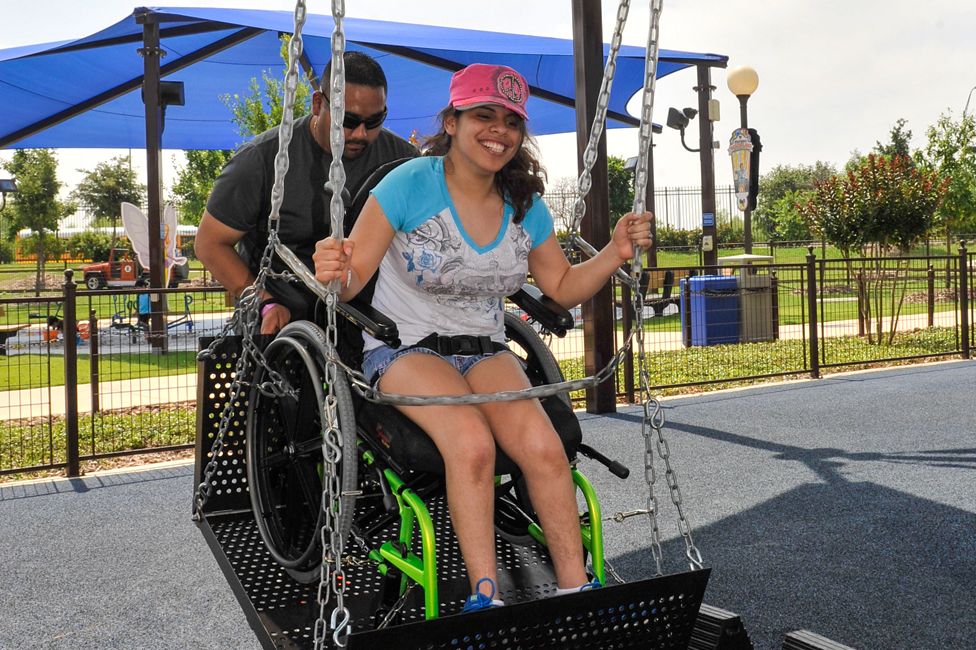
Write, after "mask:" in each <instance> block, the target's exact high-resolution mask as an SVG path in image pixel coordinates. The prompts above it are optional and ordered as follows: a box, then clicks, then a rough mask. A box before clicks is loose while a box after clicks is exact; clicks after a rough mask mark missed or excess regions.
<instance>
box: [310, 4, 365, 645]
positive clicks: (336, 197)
mask: <svg viewBox="0 0 976 650" xmlns="http://www.w3.org/2000/svg"><path fill="white" fill-rule="evenodd" d="M345 15H346V7H345V1H344V0H332V19H333V21H334V23H335V25H334V27H333V30H332V73H331V78H330V81H329V118H330V125H329V127H330V128H329V144H330V146H331V149H332V164H331V165H330V167H329V182H328V183H327V186H328V188H329V189H330V190H331V191H332V200H331V201H330V203H329V211H330V216H331V225H332V232H331V234H332V236H333V237H335V238H336V239H337V240H339V244H340V246H341V245H342V234H343V223H342V222H343V218H344V216H345V204H344V203H343V202H342V189H343V187H344V186H345V183H346V171H345V169H344V168H343V166H342V153H343V150H344V149H345V145H346V142H345V141H346V138H345V131H344V130H343V128H342V121H343V117H344V112H345V106H346V98H345V92H346V66H345V60H344V59H343V55H344V53H345V50H346V37H345V32H344V31H343V19H344V18H345ZM340 289H341V282H339V281H333V282H331V283H330V286H329V291H328V294H327V296H326V301H325V306H326V318H327V326H326V351H327V355H326V356H327V358H326V359H325V362H326V377H325V380H326V382H327V384H328V385H327V393H326V396H325V412H324V413H323V414H322V417H323V418H324V421H323V423H322V424H323V427H324V431H323V435H322V458H323V459H324V462H325V468H324V472H323V474H322V515H323V516H322V519H323V526H322V530H321V531H320V535H321V542H322V564H321V568H320V572H321V573H320V576H319V589H318V598H319V617H318V620H316V621H315V648H316V650H321V649H322V648H324V646H325V631H326V629H331V630H332V641H333V643H334V644H335V645H336V646H337V647H340V648H342V647H345V645H346V642H347V637H348V635H349V634H350V633H351V632H352V625H350V614H349V609H348V608H347V607H346V605H345V596H346V574H345V571H344V570H343V568H342V562H341V558H342V557H343V546H344V545H345V539H343V531H342V524H341V522H342V517H343V512H342V485H341V483H340V473H341V465H340V463H341V462H342V430H341V429H340V422H339V410H338V401H337V398H336V391H335V385H336V382H337V381H339V380H340V377H339V369H338V364H337V360H338V358H339V355H338V353H337V352H336V350H337V349H338V344H339V335H338V328H337V326H336V305H337V303H338V301H339V296H338V291H339V290H340ZM346 462H355V459H346ZM330 592H331V593H332V594H335V606H334V608H333V610H332V615H331V617H330V618H329V625H328V628H326V622H325V610H326V603H327V602H328V601H329V594H330Z"/></svg>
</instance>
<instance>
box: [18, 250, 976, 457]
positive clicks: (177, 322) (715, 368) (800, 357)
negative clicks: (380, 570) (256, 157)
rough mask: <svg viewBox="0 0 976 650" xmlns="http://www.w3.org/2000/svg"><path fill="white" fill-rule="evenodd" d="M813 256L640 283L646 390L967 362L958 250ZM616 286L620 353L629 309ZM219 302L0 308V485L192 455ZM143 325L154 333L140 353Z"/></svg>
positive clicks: (55, 302)
mask: <svg viewBox="0 0 976 650" xmlns="http://www.w3.org/2000/svg"><path fill="white" fill-rule="evenodd" d="M814 252H815V251H814V250H813V248H812V247H811V249H810V251H809V254H808V255H807V258H806V261H805V262H804V263H777V264H768V265H766V264H763V265H754V266H719V267H710V268H707V269H706V268H703V267H701V266H682V267H668V268H652V269H647V270H645V273H644V284H645V286H644V287H643V291H644V295H645V304H644V313H643V315H642V320H643V328H642V330H641V331H642V333H643V337H642V338H643V344H644V345H643V352H644V361H645V368H646V370H647V373H648V378H649V381H650V385H651V387H652V389H653V391H654V392H656V393H665V394H666V393H669V392H676V391H678V390H681V389H686V387H688V386H707V385H709V384H719V383H723V384H724V383H727V382H736V381H748V382H752V381H756V380H761V379H763V378H771V377H780V376H788V375H798V374H808V375H810V376H812V377H819V376H820V374H821V372H822V370H823V369H826V368H846V367H852V366H859V365H867V364H873V363H879V362H883V363H897V362H902V361H906V360H910V359H911V360H916V359H928V358H944V357H950V356H962V357H963V358H969V357H970V352H971V350H972V348H973V346H974V345H976V338H974V337H976V334H974V329H976V328H973V327H972V323H973V321H974V318H976V300H974V287H976V284H974V281H973V280H974V272H976V263H974V256H973V255H972V254H971V253H969V252H968V251H967V250H966V248H965V246H963V247H961V248H960V251H959V253H958V254H956V255H949V256H942V257H906V258H864V259H849V260H835V259H829V260H823V259H818V258H817V257H816V255H815V254H814ZM614 284H615V286H614V291H615V296H616V318H615V327H614V330H615V337H616V345H617V346H618V347H619V346H622V345H623V344H624V342H625V338H626V335H627V333H628V332H629V331H630V329H631V322H632V321H631V310H630V309H628V308H627V306H629V305H630V304H631V301H630V296H629V289H628V288H627V287H621V286H619V285H616V283H614ZM153 295H156V296H157V298H156V299H155V300H154V299H153ZM225 295H226V294H225V293H224V291H223V289H222V288H220V287H205V286H191V287H181V288H178V289H167V290H162V291H159V290H148V289H111V290H100V291H78V290H77V287H76V285H75V284H74V283H73V282H65V283H64V284H63V286H62V288H61V291H60V292H59V293H58V294H56V295H54V294H45V295H42V296H40V297H36V296H24V295H11V294H9V292H8V293H7V294H6V297H0V475H9V474H20V473H25V472H31V471H38V470H51V469H59V468H65V470H66V472H67V473H68V474H69V475H76V474H77V473H78V468H79V463H80V462H81V461H85V460H88V459H97V458H105V457H114V456H123V455H128V454H134V453H145V452H147V451H160V450H171V449H183V448H187V449H188V448H190V447H191V446H192V441H193V438H194V434H195V426H196V425H195V422H196V399H197V386H196V350H197V349H198V347H199V343H198V342H199V338H200V337H204V336H213V335H215V334H216V333H218V332H219V331H220V329H221V328H222V327H223V325H224V323H225V322H226V320H227V318H228V317H229V316H230V315H231V313H232V311H231V308H230V307H228V306H227V304H226V302H225ZM576 315H577V324H578V326H577V328H576V329H574V330H573V331H571V332H570V333H569V334H568V335H567V336H566V337H565V338H563V339H555V338H554V339H552V340H551V341H550V346H551V349H552V350H553V353H554V354H555V356H556V358H557V359H558V360H559V362H560V365H561V366H562V368H563V371H564V374H565V375H566V378H567V379H578V378H582V377H584V376H586V375H587V374H588V373H587V372H586V368H585V365H584V358H585V356H586V355H585V343H584V336H583V327H582V321H581V319H580V318H579V315H580V314H579V311H578V310H577V311H576ZM153 318H156V319H157V321H156V322H157V325H158V326H159V327H158V328H155V331H159V328H161V327H162V324H164V323H165V332H166V334H165V336H158V337H154V338H153V340H149V337H148V336H147V335H148V333H149V327H148V326H147V321H149V320H151V319H153ZM597 335H598V336H602V335H604V334H603V333H597ZM606 335H608V336H609V335H610V333H606ZM636 352H637V350H632V352H631V354H630V355H628V356H627V357H626V358H625V361H624V363H623V364H622V365H621V368H620V369H618V372H617V375H616V385H615V390H616V394H617V396H618V398H619V399H621V400H622V401H629V402H633V401H634V400H635V398H637V397H639V387H640V381H639V374H638V373H639V369H640V358H639V356H638V355H637V354H635V353H636ZM582 397H583V395H582V394H579V395H574V398H575V399H577V400H581V399H582Z"/></svg>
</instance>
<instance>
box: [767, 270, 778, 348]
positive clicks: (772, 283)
mask: <svg viewBox="0 0 976 650" xmlns="http://www.w3.org/2000/svg"><path fill="white" fill-rule="evenodd" d="M769 275H770V278H769V291H770V294H771V295H770V298H771V299H772V303H773V304H772V313H773V340H774V341H778V340H779V278H778V277H776V271H775V270H773V271H770V272H769Z"/></svg>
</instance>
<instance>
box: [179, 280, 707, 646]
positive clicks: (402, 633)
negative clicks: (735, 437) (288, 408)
mask: <svg viewBox="0 0 976 650" xmlns="http://www.w3.org/2000/svg"><path fill="white" fill-rule="evenodd" d="M520 293H522V294H523V295H520V296H519V297H518V299H517V301H518V303H519V305H520V307H522V308H523V309H524V310H525V311H526V312H527V313H529V314H530V315H532V317H533V318H535V319H538V320H540V321H542V322H543V323H544V327H547V328H548V329H549V330H550V331H557V332H559V331H562V332H563V333H564V332H565V327H566V322H565V320H561V319H563V318H568V314H565V315H564V316H563V315H559V314H556V313H555V312H553V311H552V310H551V309H549V308H548V307H547V306H546V299H545V298H544V297H542V296H541V295H540V294H538V293H537V292H533V291H532V289H530V288H527V290H526V291H524V292H520ZM350 311H351V312H353V313H352V314H350ZM364 312H366V313H368V310H362V311H357V310H356V309H352V310H349V311H347V312H346V315H347V317H350V318H353V319H355V320H361V321H365V323H364V326H365V327H367V328H368V329H371V330H372V331H378V332H383V331H386V330H387V329H388V327H389V325H390V324H385V323H382V322H379V323H377V322H376V320H377V319H379V318H380V317H378V316H377V315H376V314H372V313H369V314H368V315H366V313H364ZM570 325H571V320H570ZM237 354H238V352H237V349H236V348H235V341H234V340H233V339H227V340H226V341H225V342H224V345H223V347H218V348H217V349H216V351H215V354H214V355H213V356H212V357H211V358H209V359H207V360H205V361H202V362H201V367H200V378H199V382H198V386H199V388H198V392H199V401H198V404H199V408H198V440H197V450H196V451H197V456H196V458H197V460H196V476H197V479H198V480H201V481H202V480H203V477H204V469H205V466H206V465H207V463H208V462H209V456H210V454H211V446H212V444H213V440H214V438H215V436H216V435H217V430H218V426H219V421H220V412H221V411H222V409H223V407H224V404H225V402H226V400H227V397H228V395H230V383H231V381H232V380H233V372H234V368H235V365H236V361H237ZM235 409H236V410H237V413H236V417H235V418H233V421H234V422H236V423H238V426H237V427H232V429H234V430H228V431H226V432H225V434H224V446H223V453H222V458H220V459H218V469H217V471H216V473H215V475H214V477H213V483H214V485H213V491H212V494H211V496H210V497H209V498H208V500H207V501H206V504H205V505H204V510H203V512H202V513H201V515H202V516H201V517H200V520H199V521H198V525H199V526H200V528H201V530H202V531H203V533H204V536H205V538H206V539H207V541H208V543H209V545H210V547H211V550H212V551H213V553H214V556H215V558H216V559H217V561H218V564H219V565H220V566H221V569H222V571H223V573H224V575H225V576H226V578H227V579H228V582H229V583H230V585H231V587H232V589H233V591H234V593H235V595H236V596H237V598H238V601H239V603H240V604H241V607H242V609H243V610H244V612H245V615H246V617H247V619H248V621H249V623H250V624H251V627H252V628H253V629H254V631H255V632H256V634H257V636H258V638H259V639H260V641H261V643H262V645H263V646H264V647H266V648H308V647H312V639H313V630H314V624H315V621H316V619H317V618H318V616H319V605H318V602H317V599H316V589H315V587H313V586H307V585H302V584H300V583H298V582H296V581H294V580H292V579H291V577H290V576H289V574H288V573H287V572H286V571H284V570H283V569H282V567H281V566H279V565H278V564H277V563H276V562H275V561H274V559H273V558H272V557H271V555H270V554H269V552H268V550H267V548H266V547H265V545H264V544H263V542H262V539H261V536H260V534H259V533H258V530H257V523H256V521H255V516H254V513H253V512H252V510H251V502H250V497H249V495H248V490H249V487H250V486H249V485H248V481H247V478H246V477H247V465H246V463H247V458H248V455H247V454H246V453H245V449H244V448H245V434H244V424H245V421H246V418H247V413H248V405H247V404H246V403H245V402H244V401H242V403H240V404H235ZM357 419H359V418H357ZM604 461H605V459H604ZM428 506H429V509H430V511H431V513H432V515H433V520H434V528H435V530H436V539H437V547H438V575H439V576H442V577H445V579H444V581H443V582H440V583H439V588H440V591H441V602H442V603H446V604H448V605H447V606H446V607H444V611H445V612H448V613H450V612H452V611H453V612H457V610H458V609H459V608H460V603H461V601H463V598H464V597H465V596H466V595H467V580H466V579H465V578H464V575H465V574H464V569H463V564H462V562H461V558H460V554H459V553H458V552H457V545H456V540H454V538H453V531H452V529H451V526H450V521H449V518H448V516H447V514H446V507H445V505H444V502H443V496H442V495H440V496H434V497H432V498H430V499H429V503H428ZM394 539H395V536H394ZM347 550H349V551H350V553H349V557H348V558H347V563H348V566H346V567H345V571H344V572H345V576H346V590H347V603H348V606H349V607H350V610H351V612H352V614H353V620H354V627H353V632H352V634H351V635H350V636H349V637H348V647H350V648H367V647H369V648H377V647H392V645H393V644H394V643H395V644H396V645H397V646H402V647H405V648H411V647H416V648H467V647H471V648H479V647H484V648H491V647H523V648H544V647H545V648H551V647H556V648H590V647H620V648H630V647H633V648H668V649H670V648H682V649H683V648H687V647H688V644H689V641H690V639H691V635H692V631H693V629H694V627H695V624H696V621H697V617H698V611H699V606H700V604H701V601H702V598H703V595H704V591H705V586H706V582H707V578H708V574H709V571H708V570H707V569H704V570H699V571H692V572H687V573H680V574H675V575H672V576H665V577H658V578H652V579H649V580H642V581H638V582H632V583H627V584H624V585H615V586H612V587H607V588H604V589H601V590H599V592H598V594H587V593H582V594H576V595H572V596H567V597H561V598H555V599H554V598H544V597H543V596H545V595H548V594H549V593H551V590H552V588H553V585H554V584H555V581H554V578H553V576H552V573H551V570H550V569H549V568H548V567H549V561H548V555H547V553H546V551H545V549H544V547H542V546H540V545H528V546H522V545H517V544H510V543H509V542H508V541H506V540H505V539H503V538H502V537H499V538H498V539H497V543H496V550H497V554H498V557H499V561H500V565H501V566H500V569H501V572H500V577H499V582H500V586H501V587H502V590H503V592H502V595H503V596H504V597H505V598H506V601H507V602H510V603H516V604H513V605H509V606H507V607H505V608H501V609H498V610H489V611H486V612H480V613H478V614H476V615H463V616H457V615H447V616H442V617H440V618H437V619H435V620H421V619H422V618H424V606H423V600H422V598H420V597H419V595H418V594H407V598H406V602H405V604H404V606H403V609H402V610H401V613H400V616H399V618H398V619H397V621H398V622H403V624H400V625H394V626H391V627H388V628H385V629H379V630H369V631H358V630H362V629H363V627H364V623H365V626H366V627H370V626H373V625H375V623H376V621H377V618H378V615H377V612H383V611H385V610H386V608H388V607H389V605H390V602H389V601H390V598H389V596H388V595H386V594H388V593H389V591H390V590H389V588H388V587H389V582H390V581H392V582H399V579H398V577H397V574H395V573H394V574H392V580H391V577H384V576H383V575H381V574H380V573H379V572H378V571H377V563H376V562H375V558H374V559H373V561H371V559H370V557H369V551H370V549H356V548H351V549H347ZM384 581H387V584H384ZM400 592H402V589H400ZM394 593H397V592H396V591H395V592H394ZM411 596H417V597H415V598H412V599H411ZM510 644H515V645H510Z"/></svg>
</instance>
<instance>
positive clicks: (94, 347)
mask: <svg viewBox="0 0 976 650" xmlns="http://www.w3.org/2000/svg"><path fill="white" fill-rule="evenodd" d="M88 356H89V357H90V359H91V361H90V363H89V368H90V372H89V379H90V380H91V404H92V415H94V414H96V413H98V409H99V404H98V357H99V353H98V315H97V314H96V312H95V310H94V309H91V310H90V311H89V312H88Z"/></svg>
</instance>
